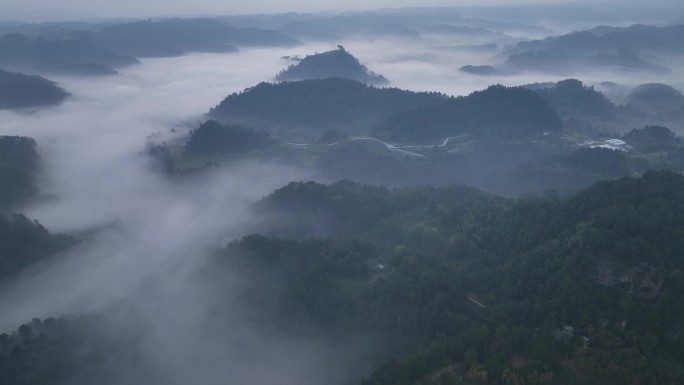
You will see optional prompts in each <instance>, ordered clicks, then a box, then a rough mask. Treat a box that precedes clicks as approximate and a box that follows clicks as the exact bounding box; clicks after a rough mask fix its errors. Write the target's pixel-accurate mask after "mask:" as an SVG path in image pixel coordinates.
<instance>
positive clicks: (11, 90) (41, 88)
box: [0, 70, 69, 110]
mask: <svg viewBox="0 0 684 385" xmlns="http://www.w3.org/2000/svg"><path fill="white" fill-rule="evenodd" d="M68 96H69V93H68V92H66V91H64V90H63V89H62V88H60V87H59V86H57V85H56V84H55V83H54V82H52V81H50V80H47V79H45V78H42V77H40V76H29V75H24V74H20V73H14V72H7V71H3V70H0V110H1V109H11V108H27V107H42V106H51V105H56V104H59V103H61V102H62V101H64V99H66V98H67V97H68Z"/></svg>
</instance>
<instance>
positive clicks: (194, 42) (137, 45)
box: [86, 18, 302, 57]
mask: <svg viewBox="0 0 684 385" xmlns="http://www.w3.org/2000/svg"><path fill="white" fill-rule="evenodd" d="M86 36H87V37H88V39H89V40H91V41H93V42H94V43H96V44H98V45H100V46H102V47H105V48H107V49H110V50H112V51H115V52H121V53H124V54H127V55H132V56H135V57H150V56H153V57H154V56H161V57H163V56H176V55H182V54H184V53H188V52H235V51H237V47H250V46H262V47H263V46H266V47H291V46H296V45H300V44H302V43H301V42H300V41H299V40H297V39H295V38H293V37H291V36H288V35H284V34H282V33H280V32H277V31H273V30H265V29H259V28H237V27H234V26H232V25H231V24H229V23H227V22H225V21H221V20H216V19H209V18H197V19H177V18H174V19H167V20H156V21H151V20H146V21H135V22H130V23H121V24H115V25H111V26H108V27H106V28H103V29H101V30H99V31H96V32H94V33H88V34H86Z"/></svg>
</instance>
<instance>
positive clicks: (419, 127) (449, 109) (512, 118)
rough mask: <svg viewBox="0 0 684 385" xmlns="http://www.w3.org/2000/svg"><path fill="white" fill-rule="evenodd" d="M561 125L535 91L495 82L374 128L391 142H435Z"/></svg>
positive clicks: (513, 135) (515, 135)
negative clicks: (495, 83) (461, 136)
mask: <svg viewBox="0 0 684 385" xmlns="http://www.w3.org/2000/svg"><path fill="white" fill-rule="evenodd" d="M562 126H563V124H562V122H561V120H560V117H559V116H558V113H557V112H556V111H555V110H554V109H553V108H552V107H551V106H549V104H548V103H547V102H546V101H545V100H544V99H542V98H541V97H540V96H538V95H537V94H536V93H535V92H533V91H530V90H527V89H524V88H520V87H511V88H509V87H504V86H500V85H498V86H491V87H489V88H487V89H486V90H483V91H476V92H473V93H472V94H470V95H468V96H460V97H457V98H450V99H448V100H445V101H443V102H442V103H439V104H434V105H428V106H425V107H420V108H416V109H413V110H410V111H405V112H401V113H399V114H397V115H395V116H393V117H390V118H388V119H387V120H386V121H384V122H383V123H381V124H380V125H378V126H377V127H376V128H375V132H376V133H377V135H380V136H381V137H383V138H387V139H390V140H393V141H395V142H402V143H407V142H408V143H437V142H438V141H440V140H444V138H446V137H449V136H458V135H466V134H474V135H480V136H484V137H488V136H491V137H497V138H504V139H513V140H515V139H520V138H529V137H534V136H541V135H543V134H544V132H548V131H558V130H560V129H561V128H562Z"/></svg>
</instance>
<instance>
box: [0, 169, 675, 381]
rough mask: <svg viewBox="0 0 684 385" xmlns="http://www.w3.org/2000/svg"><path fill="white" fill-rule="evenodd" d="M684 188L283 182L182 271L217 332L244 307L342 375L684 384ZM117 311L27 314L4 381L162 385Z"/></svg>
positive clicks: (8, 351)
mask: <svg viewBox="0 0 684 385" xmlns="http://www.w3.org/2000/svg"><path fill="white" fill-rule="evenodd" d="M683 192H684V177H683V176H681V175H678V174H675V173H670V172H648V173H646V174H645V175H644V176H642V177H640V178H621V179H617V180H613V181H605V182H600V183H597V184H595V185H594V186H592V187H590V188H588V189H586V190H584V191H582V192H579V193H577V194H573V195H570V196H567V197H564V198H560V197H558V196H554V195H549V196H548V197H526V198H524V199H517V200H507V199H502V198H499V197H496V196H491V195H488V194H483V193H481V192H478V191H477V190H474V189H471V188H467V187H463V186H450V187H446V188H440V189H436V188H430V187H423V188H414V189H403V190H387V189H383V188H378V187H373V186H365V185H360V184H356V183H350V182H344V181H343V182H338V183H335V184H332V185H321V184H317V183H312V182H304V183H291V184H289V185H288V186H285V187H283V188H281V189H279V190H277V191H275V192H274V193H273V194H271V195H269V196H268V197H266V198H264V199H263V200H262V201H261V202H259V203H258V204H257V205H256V206H255V208H254V215H255V217H256V218H263V219H265V220H266V221H267V222H266V223H270V224H271V225H272V226H271V227H270V228H264V229H262V230H263V231H264V232H262V233H256V234H252V235H249V236H246V237H243V238H242V239H239V240H236V241H233V242H230V243H228V244H227V245H225V247H222V248H220V249H219V250H217V251H216V253H215V254H214V255H213V256H211V257H210V258H209V260H208V261H207V264H206V265H205V266H202V267H200V268H198V269H196V270H195V271H193V272H192V274H188V276H187V279H188V280H193V282H194V284H196V285H197V286H193V287H196V288H197V290H199V291H200V292H201V293H202V294H205V295H207V296H209V295H212V297H207V298H218V299H217V300H215V301H211V306H212V307H211V314H212V317H213V318H212V320H213V321H215V324H216V325H225V327H227V328H228V327H231V326H232V325H234V324H232V323H230V322H228V321H229V320H233V321H234V320H235V319H236V318H237V319H240V317H241V316H243V315H244V316H246V318H247V319H248V320H249V322H250V325H255V326H256V327H257V328H258V330H260V331H264V330H266V331H269V330H278V331H279V332H280V333H284V334H285V335H291V336H297V337H299V338H304V339H305V340H306V341H307V342H309V343H320V344H323V345H324V346H333V347H335V348H337V349H341V350H342V351H344V352H347V353H350V352H351V353H353V354H351V356H352V357H358V358H359V359H358V360H353V359H349V360H347V359H344V360H342V359H340V360H338V361H336V364H337V366H336V368H339V370H341V371H344V372H345V373H354V376H353V378H351V379H350V380H349V381H350V382H358V381H361V379H363V380H362V383H363V384H369V385H370V384H372V385H396V384H401V383H404V384H416V383H421V384H426V385H438V384H442V385H443V384H485V383H495V384H547V385H565V384H577V383H586V384H606V385H617V384H628V383H635V384H650V383H658V384H661V383H662V384H678V383H681V382H682V381H684V372H683V371H682V365H681V362H682V360H683V359H684V345H683V343H684V341H682V338H681V334H682V326H681V325H682V323H683V322H684V311H683V310H682V309H683V308H682V306H681V305H682V299H681V298H682V295H684V282H683V280H682V274H683V272H684V261H682V259H681V257H680V254H681V253H680V250H681V249H682V247H683V246H684V245H682V243H683V242H684V241H683V240H684V221H682V218H683V217H684V203H682V202H684V199H683V198H684V196H683V194H684V193H683ZM272 217H277V218H281V219H283V221H281V222H272V221H269V220H268V218H272ZM230 277H239V278H240V279H230ZM202 298H204V297H202ZM226 298H230V300H226ZM236 304H239V305H240V306H236ZM257 309H258V311H257ZM243 313H244V314H243ZM120 316H121V314H120V313H117V312H116V311H111V309H109V310H102V311H100V314H97V315H94V316H80V317H77V316H71V317H65V318H60V319H46V320H39V319H35V320H33V321H28V320H27V321H28V322H27V323H26V324H24V325H22V326H21V327H19V328H18V329H16V330H15V331H14V332H12V333H10V334H5V335H2V336H0V358H2V359H0V376H1V377H0V378H2V379H3V380H6V382H9V381H10V380H12V383H16V384H29V383H31V384H37V385H42V384H49V383H69V384H85V383H88V384H96V385H97V384H106V383H111V381H112V379H116V378H126V377H130V378H138V377H139V376H140V375H141V374H144V375H146V377H145V376H144V378H146V379H147V380H148V381H151V382H154V383H158V384H170V383H173V382H174V381H173V380H174V379H169V378H168V377H163V376H160V373H157V372H156V370H155V369H156V368H158V367H159V366H158V365H152V367H151V368H150V370H147V371H146V370H144V369H145V367H146V365H148V364H149V363H146V362H144V359H145V357H146V355H144V354H136V352H138V349H145V348H147V345H140V344H136V343H134V341H135V340H136V339H137V338H139V337H145V335H144V323H142V324H138V323H134V324H133V325H132V326H129V327H128V328H127V330H121V328H120V327H119V328H118V329H117V328H116V327H115V326H114V325H115V324H116V323H117V322H116V321H117V320H118V321H119V322H120V319H121V318H120ZM236 316H237V317H236ZM223 317H225V318H223ZM126 319H131V318H126ZM132 319H135V317H133V318H132ZM155 322H157V321H155ZM212 324H213V323H212ZM112 327H114V329H111V328H112ZM112 330H116V331H118V332H119V333H121V334H120V335H119V334H116V333H112ZM212 330H213V329H212ZM219 330H220V329H219ZM112 336H116V338H112ZM226 336H228V337H230V336H233V334H231V333H226V334H225V335H224V333H220V332H219V333H216V334H215V335H213V336H212V338H213V339H212V341H218V340H220V341H222V342H223V340H221V339H224V338H226ZM141 346H142V347H141ZM188 354H192V352H189V353H188ZM285 354H287V353H285ZM136 357H137V358H136ZM155 362H156V361H155ZM24 379H30V381H29V380H24Z"/></svg>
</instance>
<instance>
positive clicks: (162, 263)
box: [0, 41, 684, 384]
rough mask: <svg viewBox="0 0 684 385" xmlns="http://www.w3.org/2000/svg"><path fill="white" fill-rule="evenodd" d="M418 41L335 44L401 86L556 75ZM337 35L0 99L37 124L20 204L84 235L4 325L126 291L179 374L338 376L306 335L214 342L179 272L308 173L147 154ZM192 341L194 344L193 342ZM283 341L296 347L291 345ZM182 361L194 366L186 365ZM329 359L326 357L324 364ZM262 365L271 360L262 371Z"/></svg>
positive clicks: (15, 116) (144, 347)
mask: <svg viewBox="0 0 684 385" xmlns="http://www.w3.org/2000/svg"><path fill="white" fill-rule="evenodd" d="M421 44H426V45H417V44H408V43H407V42H400V41H399V42H393V43H386V42H385V43H381V42H358V41H357V42H347V43H344V45H345V48H346V49H347V50H348V51H350V52H351V53H352V54H354V55H355V56H357V57H358V58H359V59H360V60H361V62H362V63H364V64H366V65H367V66H368V67H369V69H371V70H373V71H375V72H377V73H380V74H383V75H385V76H386V77H387V78H388V79H389V80H390V81H391V82H392V86H395V87H400V88H406V89H411V90H420V91H428V90H429V91H440V92H444V93H447V94H454V95H458V94H467V93H469V92H471V91H474V90H478V89H482V88H485V87H487V86H488V85H491V84H495V83H503V84H506V85H519V84H524V83H529V82H542V81H553V80H559V79H562V78H564V77H549V76H543V75H533V76H512V77H479V76H473V75H468V74H465V73H462V72H460V71H459V70H458V69H459V67H460V66H462V65H465V64H473V63H476V64H486V63H487V62H492V63H495V62H497V60H498V59H492V58H489V57H487V56H486V55H479V56H473V55H472V54H466V53H465V52H463V51H458V50H447V49H444V48H430V47H437V46H444V45H445V42H444V41H434V42H423V43H421ZM454 44H456V43H454ZM458 44H461V42H458ZM333 48H334V47H333V46H332V45H329V44H319V45H311V46H303V47H296V48H288V49H245V50H242V51H241V52H240V53H236V54H229V55H219V54H192V55H187V56H183V57H177V58H167V59H147V60H143V64H141V65H137V66H132V67H130V68H126V69H123V70H121V74H119V75H114V76H105V77H83V78H77V77H62V78H55V79H54V80H56V81H58V82H59V84H60V85H61V86H62V87H64V88H65V89H67V90H68V91H69V92H71V93H72V94H73V96H72V97H71V98H70V99H68V101H67V102H65V103H64V104H62V105H60V106H57V107H54V108H50V109H45V110H41V111H36V112H18V113H16V112H7V111H5V112H1V113H0V135H23V136H29V137H33V138H34V139H36V141H37V143H38V151H39V153H40V155H41V158H42V161H43V164H44V169H43V172H42V175H41V178H40V191H41V194H40V197H39V199H38V202H37V203H34V204H31V205H29V206H28V207H22V208H18V210H17V211H20V212H22V213H24V214H26V215H27V216H29V217H31V218H36V219H37V220H39V221H40V222H41V223H42V224H43V225H45V226H46V227H47V228H48V229H49V230H50V231H52V232H66V233H71V234H76V235H77V236H79V237H81V238H82V239H83V241H82V242H81V243H80V244H79V245H78V246H76V247H75V248H73V249H71V250H69V251H68V252H67V253H66V255H62V256H60V257H59V258H58V262H56V263H54V264H52V265H50V266H40V267H38V268H36V269H33V270H32V271H30V272H28V273H26V274H24V275H23V276H22V277H20V278H19V279H18V280H17V281H18V282H16V283H14V284H12V285H11V286H10V287H9V288H7V289H5V290H3V294H2V295H1V296H0V308H2V309H12V311H10V312H4V313H2V314H0V331H8V330H11V329H13V328H15V327H16V326H17V325H19V324H20V323H22V322H26V321H28V320H30V319H31V318H32V317H49V316H57V315H61V314H69V313H76V312H82V311H96V310H98V309H102V308H105V307H107V306H110V305H111V304H112V303H115V302H116V301H118V300H121V299H128V300H131V301H132V302H133V303H134V304H135V306H136V307H137V309H138V312H139V313H140V314H142V316H141V317H142V318H144V319H146V321H147V324H148V325H149V328H150V333H149V335H148V338H147V339H144V340H142V341H141V342H140V343H141V347H140V349H141V351H142V352H151V351H154V352H155V353H154V357H153V358H150V359H149V361H150V362H153V364H154V365H158V367H159V368H162V367H163V368H166V369H165V370H164V372H166V373H167V374H168V375H169V376H176V377H175V379H176V382H177V383H204V384H207V383H215V382H216V383H218V382H221V381H222V380H223V379H225V376H223V374H227V373H229V372H231V373H233V374H232V375H231V377H232V378H239V377H237V376H236V375H235V373H239V376H243V377H242V378H245V377H244V376H250V379H251V382H252V383H257V384H259V383H271V382H274V381H278V382H280V383H286V384H287V383H293V384H294V383H298V384H301V383H306V382H320V381H321V380H330V379H331V378H333V377H334V376H335V375H337V374H336V373H335V371H334V370H332V369H333V368H334V367H335V366H336V365H335V364H334V363H335V362H336V360H331V359H329V358H330V357H331V354H333V353H332V352H328V351H327V350H325V349H324V348H323V347H320V346H315V345H314V344H309V343H308V342H306V341H292V340H288V339H287V338H286V337H282V336H273V337H268V336H265V335H263V334H261V333H257V332H256V331H255V330H250V328H249V325H247V324H245V323H244V322H241V321H240V320H239V319H236V320H235V325H234V329H235V334H234V335H231V336H230V338H232V340H233V341H236V344H240V345H241V346H242V347H243V348H244V347H245V346H247V347H248V348H246V349H244V350H242V352H243V353H244V354H238V353H237V352H236V351H232V352H230V351H226V350H225V348H224V347H219V346H216V344H215V343H214V342H212V341H213V338H214V336H212V334H211V333H210V332H208V331H207V330H204V328H205V327H206V319H205V316H206V315H207V314H208V312H209V310H208V309H207V308H206V307H205V306H204V304H205V302H204V299H203V295H201V294H198V293H197V292H196V290H195V288H194V286H192V285H191V284H189V283H187V282H188V278H187V274H188V272H189V271H190V270H192V268H194V267H196V266H197V265H199V264H201V263H202V261H203V259H204V258H203V257H204V256H206V255H208V254H209V253H210V252H211V251H212V250H214V249H215V248H217V247H219V246H221V245H224V244H225V243H226V242H227V241H229V240H231V239H234V238H236V237H239V236H241V235H243V234H244V232H245V231H246V225H247V224H249V220H250V218H249V213H248V204H249V203H250V202H253V201H255V200H257V199H259V198H261V197H262V196H264V195H266V194H268V193H269V192H271V191H273V190H274V189H275V188H278V187H280V186H282V185H284V184H286V183H287V182H289V181H292V180H302V179H307V178H308V176H307V175H306V173H305V172H303V171H301V170H296V169H290V168H284V167H282V166H279V165H277V164H259V165H257V164H249V165H246V164H241V165H237V166H235V167H230V168H226V169H222V170H218V171H216V172H215V173H214V174H212V175H209V176H206V177H203V178H193V179H190V180H185V181H172V180H169V179H167V178H165V177H164V176H163V175H161V174H158V173H156V172H155V171H154V170H153V168H152V167H151V164H150V161H149V159H148V158H147V157H146V156H145V154H144V151H145V144H146V138H147V137H148V136H149V135H152V134H155V133H158V132H159V133H163V134H168V133H169V132H170V130H171V129H177V130H178V131H180V132H183V131H187V130H188V128H189V127H192V125H193V124H196V123H197V122H199V121H200V120H201V114H202V113H204V112H206V111H208V109H209V108H210V107H213V106H214V105H216V104H217V103H218V102H219V101H221V100H222V98H223V97H225V96H226V95H227V94H229V93H231V92H235V91H241V90H243V89H244V88H246V87H250V86H252V85H255V84H257V83H259V82H261V81H270V80H271V79H272V78H273V76H274V75H275V74H276V73H277V72H278V71H279V70H281V69H282V68H283V67H284V66H286V65H287V64H288V63H287V62H285V61H284V60H281V59H280V58H281V56H284V55H294V54H299V55H300V56H303V55H306V54H310V53H314V52H322V51H326V50H329V49H333ZM679 75H681V74H672V75H671V77H670V76H668V77H666V78H658V77H651V78H649V77H648V76H641V75H640V76H638V77H637V76H628V75H624V74H611V73H590V74H586V75H582V76H576V77H578V78H579V79H580V80H583V81H588V82H589V83H591V82H600V81H613V82H617V83H622V84H626V85H636V84H640V83H645V82H648V81H659V82H668V78H669V79H677V78H678V79H679V80H678V81H679V83H675V84H673V85H674V86H675V87H678V88H679V89H682V84H683V83H682V82H683V80H681V79H684V77H681V76H679ZM236 306H238V305H236ZM236 313H237V312H236ZM236 318H239V317H237V316H236ZM177 344H180V345H182V348H180V346H176V345H177ZM199 344H201V346H202V348H201V349H199V348H197V349H193V346H200V345H199ZM292 346H297V347H298V349H296V350H292V349H288V348H289V347H292ZM295 352H296V353H295ZM143 354H144V353H143ZM179 354H182V355H185V356H184V357H182V359H181V357H178V355H179ZM255 357H259V358H258V359H255ZM285 358H287V359H285ZM338 358H339V357H338ZM180 362H185V363H186V364H188V365H189V366H193V364H194V363H197V362H202V365H195V369H196V370H189V369H188V367H183V366H180V365H177V364H178V363H180ZM231 363H232V364H231ZM326 364H327V365H330V369H326V370H321V366H323V365H326ZM260 365H269V373H264V372H263V371H262V370H261V369H260ZM313 368H315V369H317V370H312V369H313ZM217 371H220V373H219V372H217ZM323 373H325V375H324V374H323ZM217 374H218V375H217ZM316 376H319V377H316ZM331 376H333V377H331Z"/></svg>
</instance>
